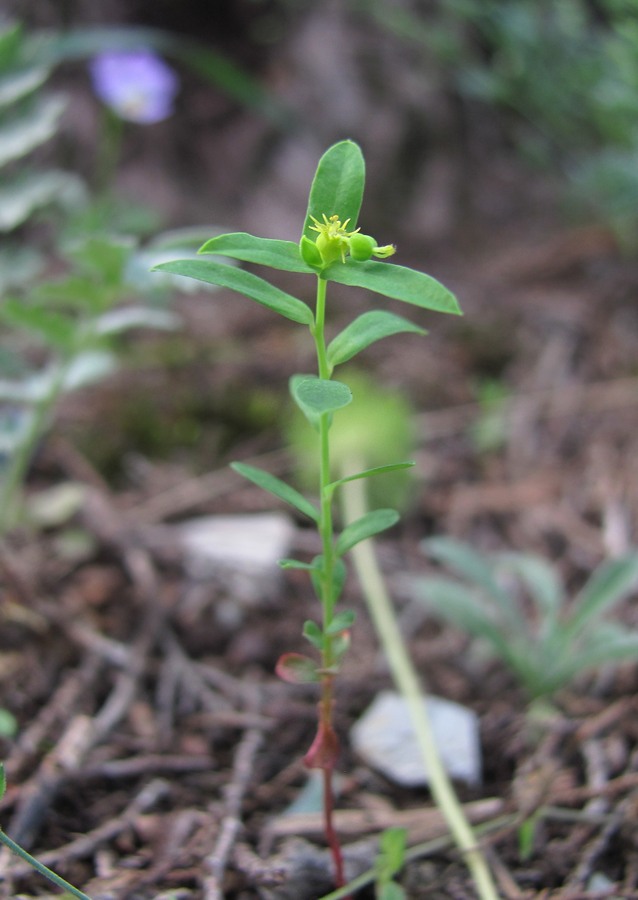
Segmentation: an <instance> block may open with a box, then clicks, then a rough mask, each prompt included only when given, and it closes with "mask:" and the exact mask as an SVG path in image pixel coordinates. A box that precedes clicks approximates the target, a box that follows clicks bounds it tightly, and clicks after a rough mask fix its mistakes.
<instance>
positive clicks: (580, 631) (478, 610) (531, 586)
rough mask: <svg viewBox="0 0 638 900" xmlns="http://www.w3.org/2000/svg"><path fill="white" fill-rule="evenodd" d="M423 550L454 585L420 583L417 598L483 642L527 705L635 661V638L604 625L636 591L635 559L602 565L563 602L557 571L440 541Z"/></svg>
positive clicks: (431, 580)
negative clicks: (587, 675)
mask: <svg viewBox="0 0 638 900" xmlns="http://www.w3.org/2000/svg"><path fill="white" fill-rule="evenodd" d="M423 548H424V550H425V552H426V553H427V554H428V556H430V557H431V558H432V559H433V560H435V561H436V562H437V563H439V564H441V565H444V566H446V567H447V568H448V569H450V570H451V571H452V572H453V573H454V575H455V576H456V577H455V578H447V577H442V576H434V575H432V576H429V577H427V578H423V579H420V580H419V581H417V582H416V584H415V588H416V596H418V597H419V599H421V600H423V602H425V603H426V604H427V605H428V607H429V608H431V609H433V610H434V611H435V612H436V614H437V615H439V616H441V617H442V618H444V619H445V620H446V621H448V622H451V623H452V624H453V625H456V626H457V627H459V628H462V629H464V630H465V631H468V632H469V633H470V634H472V635H474V636H475V637H477V638H481V639H482V640H483V641H484V642H486V643H487V645H488V646H489V647H490V648H491V650H492V651H493V652H494V653H495V654H496V655H497V656H498V657H500V658H501V659H502V660H503V662H505V663H506V665H507V666H509V668H510V669H511V670H512V672H514V674H515V675H516V676H517V678H518V679H519V680H520V682H521V684H522V685H523V687H524V688H525V690H526V692H527V693H528V695H529V696H530V698H532V699H537V698H541V697H549V696H551V695H552V694H554V693H555V692H556V691H558V690H559V689H560V688H562V687H565V686H566V685H568V684H570V682H572V681H573V679H574V678H575V677H576V676H577V675H579V674H580V673H581V672H584V671H586V670H588V669H593V668H597V667H599V666H603V665H607V664H610V665H617V664H618V663H620V662H622V661H624V660H634V659H638V632H632V631H628V630H627V628H626V627H624V626H622V625H621V624H620V623H618V622H612V621H608V620H607V619H605V615H606V613H608V612H609V611H610V610H611V609H612V608H613V607H614V606H616V605H618V603H620V602H621V601H622V600H623V599H624V598H625V597H627V595H628V594H629V593H631V591H633V590H635V589H636V588H637V587H638V554H636V553H628V554H626V555H625V556H622V557H620V558H618V559H614V560H610V561H608V562H604V563H602V564H601V565H600V566H599V568H597V569H596V570H595V572H594V573H593V574H592V575H591V577H590V578H589V580H588V581H587V583H586V584H585V585H584V587H583V588H582V589H581V591H580V592H579V593H578V594H577V596H576V597H575V598H574V599H573V600H572V601H571V602H569V601H568V598H567V594H566V591H565V589H564V587H563V585H562V584H561V582H560V579H559V577H558V575H557V573H556V571H555V570H554V569H553V568H552V567H551V566H550V565H549V564H548V563H547V562H545V560H543V559H542V558H540V557H537V556H531V555H526V554H520V553H500V554H496V555H494V556H491V557H485V556H482V555H481V554H479V553H477V552H476V551H474V550H473V549H472V548H471V547H469V546H468V545H467V544H464V543H462V542H460V541H456V540H453V539H451V538H444V537H437V538H431V539H430V540H427V541H425V542H424V544H423Z"/></svg>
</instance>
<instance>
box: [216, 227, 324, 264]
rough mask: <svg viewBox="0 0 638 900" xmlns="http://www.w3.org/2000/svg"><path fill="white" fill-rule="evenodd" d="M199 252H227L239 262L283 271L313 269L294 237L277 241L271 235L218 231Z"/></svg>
mask: <svg viewBox="0 0 638 900" xmlns="http://www.w3.org/2000/svg"><path fill="white" fill-rule="evenodd" d="M199 252H200V253H216V254H217V255H218V256H230V257H232V258H233V259H240V260H241V261H242V262H249V263H256V264H257V265H260V266H269V267H270V268H271V269H282V270H283V271H285V272H306V273H314V270H313V269H311V268H310V267H309V266H307V265H306V264H305V262H304V261H303V259H302V258H301V254H300V253H299V244H295V243H293V241H276V240H271V239H270V238H262V237H255V235H253V234H246V233H245V232H235V233H233V234H220V235H219V236H218V237H214V238H211V239H210V240H209V241H206V243H205V244H204V246H203V247H201V248H200V250H199Z"/></svg>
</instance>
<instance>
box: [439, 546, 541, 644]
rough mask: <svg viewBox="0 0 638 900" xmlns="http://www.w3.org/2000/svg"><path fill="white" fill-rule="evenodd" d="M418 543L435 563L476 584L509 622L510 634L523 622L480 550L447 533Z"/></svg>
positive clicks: (514, 632)
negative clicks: (478, 551)
mask: <svg viewBox="0 0 638 900" xmlns="http://www.w3.org/2000/svg"><path fill="white" fill-rule="evenodd" d="M421 547H422V548H423V549H424V550H425V551H426V553H427V554H428V555H429V556H431V557H432V558H433V559H435V560H436V561H437V562H438V563H441V564H442V565H445V566H447V567H448V568H450V569H451V570H452V571H453V572H454V573H455V574H456V575H459V576H460V577H461V578H465V579H467V580H468V581H469V582H470V583H471V584H473V585H475V586H476V587H478V588H480V589H481V591H483V593H484V594H485V596H486V597H487V598H488V599H489V600H491V601H492V602H494V603H496V604H497V606H498V608H499V610H500V612H501V615H502V617H503V620H504V621H505V622H507V623H508V624H509V628H510V630H511V631H512V633H513V634H516V631H517V629H518V628H520V627H521V625H524V623H523V622H522V621H521V619H520V617H519V616H518V614H517V612H516V609H515V607H514V604H513V603H512V600H511V598H510V597H509V596H508V595H507V593H506V592H505V591H504V590H503V589H502V588H501V586H500V585H499V584H498V582H497V581H496V579H495V577H494V573H493V571H492V565H491V564H490V563H489V562H488V561H487V560H486V559H485V558H484V557H483V556H481V554H480V553H477V552H476V551H475V550H473V549H472V548H471V547H470V546H469V545H468V544H465V543H463V541H457V540H455V539H454V538H448V537H433V538H428V540H425V541H423V542H422V544H421Z"/></svg>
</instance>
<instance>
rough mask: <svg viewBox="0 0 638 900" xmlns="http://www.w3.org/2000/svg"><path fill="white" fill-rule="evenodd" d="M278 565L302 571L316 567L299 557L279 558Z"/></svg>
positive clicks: (308, 570) (312, 569) (309, 570)
mask: <svg viewBox="0 0 638 900" xmlns="http://www.w3.org/2000/svg"><path fill="white" fill-rule="evenodd" d="M278 565H279V566H281V568H282V569H303V571H304V572H312V571H314V570H315V569H316V568H317V567H316V565H314V564H313V563H307V562H302V561H301V560H300V559H288V558H287V559H280V560H279V562H278Z"/></svg>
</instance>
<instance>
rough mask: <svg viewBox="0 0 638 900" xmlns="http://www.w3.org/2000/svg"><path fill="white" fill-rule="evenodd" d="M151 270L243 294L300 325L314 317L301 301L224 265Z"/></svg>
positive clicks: (183, 262) (193, 263)
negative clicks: (215, 285)
mask: <svg viewBox="0 0 638 900" xmlns="http://www.w3.org/2000/svg"><path fill="white" fill-rule="evenodd" d="M154 271H160V272H170V273H171V274H172V275H184V276H185V277H186V278H195V279H196V280H197V281H203V282H205V283H206V284H217V285H219V286H220V287H226V288H230V290H232V291H237V293H239V294H244V296H246V297H248V298H249V299H250V300H255V301H256V302H257V303H261V305H262V306H267V307H268V308H269V309H272V310H273V312H276V313H279V315H280V316H284V318H286V319H291V320H292V321H293V322H299V323H300V324H301V325H312V323H313V322H314V316H313V314H312V310H311V309H310V307H309V306H306V304H305V303H302V302H301V300H297V298H296V297H293V296H291V295H290V294H286V293H285V292H284V291H281V290H279V288H276V287H275V286H274V285H272V284H269V283H268V282H267V281H264V279H263V278H259V277H258V276H257V275H253V273H252V272H245V271H244V270H243V269H237V268H234V267H233V266H227V265H225V264H224V263H217V262H213V261H212V260H209V259H175V260H171V262H166V263H160V265H159V266H155V269H154Z"/></svg>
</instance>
